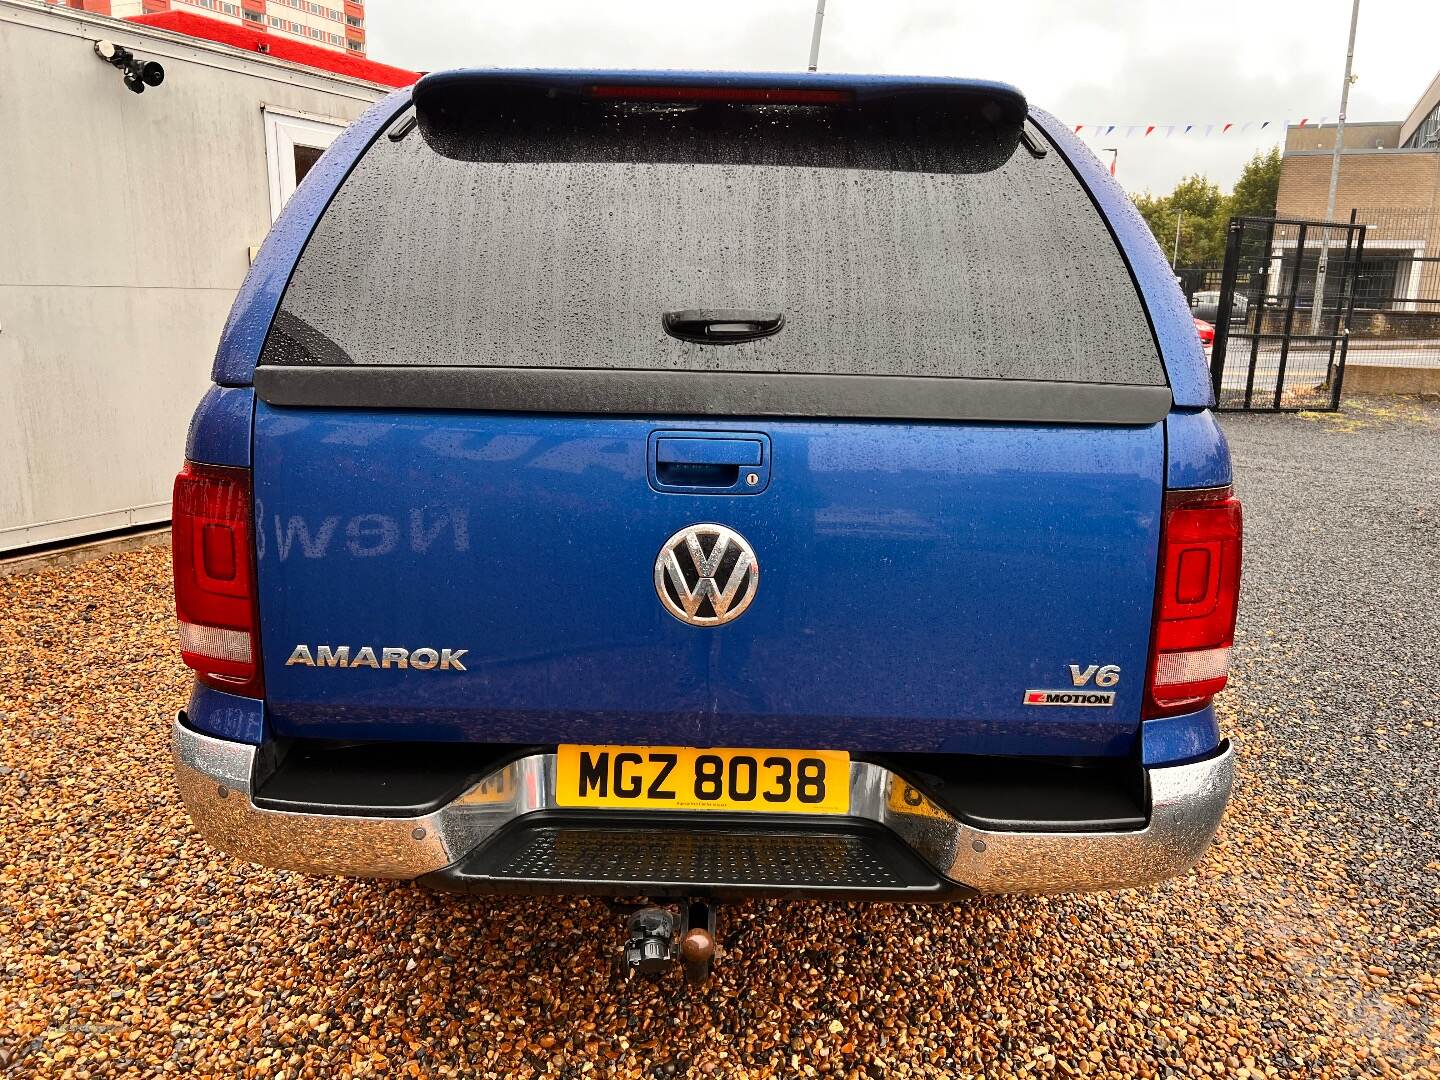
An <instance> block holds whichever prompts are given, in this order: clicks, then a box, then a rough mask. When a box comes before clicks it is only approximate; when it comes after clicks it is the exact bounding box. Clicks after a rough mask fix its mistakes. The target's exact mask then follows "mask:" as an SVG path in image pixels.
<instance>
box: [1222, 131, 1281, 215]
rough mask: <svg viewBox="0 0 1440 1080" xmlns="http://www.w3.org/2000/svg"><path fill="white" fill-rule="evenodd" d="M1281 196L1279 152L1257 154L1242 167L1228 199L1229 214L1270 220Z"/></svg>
mask: <svg viewBox="0 0 1440 1080" xmlns="http://www.w3.org/2000/svg"><path fill="white" fill-rule="evenodd" d="M1279 195H1280V148H1279V147H1278V146H1275V147H1271V149H1270V152H1269V153H1257V154H1256V155H1255V156H1254V157H1252V158H1251V159H1250V160H1249V161H1247V162H1246V163H1245V170H1244V171H1243V172H1242V173H1241V174H1240V179H1239V180H1236V181H1235V190H1234V191H1233V192H1232V193H1231V195H1230V213H1231V214H1232V215H1245V216H1247V217H1269V216H1270V215H1271V214H1273V213H1275V202H1276V200H1277V199H1278V198H1279Z"/></svg>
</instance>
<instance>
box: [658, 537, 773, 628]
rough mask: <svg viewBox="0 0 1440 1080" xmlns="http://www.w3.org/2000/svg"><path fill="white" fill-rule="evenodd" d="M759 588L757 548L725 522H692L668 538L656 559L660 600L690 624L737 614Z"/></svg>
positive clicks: (705, 623)
mask: <svg viewBox="0 0 1440 1080" xmlns="http://www.w3.org/2000/svg"><path fill="white" fill-rule="evenodd" d="M759 588H760V563H759V562H758V561H757V560H756V558H755V550H754V549H753V548H752V547H751V546H750V544H749V542H748V541H747V540H746V539H745V538H744V537H743V536H741V535H740V534H739V533H737V532H736V531H735V530H734V529H728V528H726V527H725V526H724V525H687V526H685V528H683V529H681V530H680V531H679V532H677V533H676V534H675V535H674V536H672V537H670V539H669V540H666V541H665V543H664V545H663V546H662V547H661V548H660V554H659V555H657V556H656V558H655V591H656V592H657V593H658V594H659V596H660V603H662V604H664V605H665V610H666V611H668V612H669V613H670V614H671V615H674V616H675V618H677V619H679V620H680V621H681V622H683V623H689V624H690V625H691V626H720V625H722V624H724V623H727V622H730V621H731V620H732V619H738V618H739V617H740V616H741V615H742V614H744V612H745V609H746V608H748V607H749V606H750V602H751V601H752V600H754V599H755V593H756V591H757V590H758V589H759Z"/></svg>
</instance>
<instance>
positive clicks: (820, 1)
mask: <svg viewBox="0 0 1440 1080" xmlns="http://www.w3.org/2000/svg"><path fill="white" fill-rule="evenodd" d="M1356 2H1357V3H1358V2H1359V0H1356ZM824 23H825V0H815V29H814V30H813V31H812V32H811V34H810V70H811V71H815V70H816V69H817V68H818V67H819V66H820V30H821V27H822V26H823V25H824Z"/></svg>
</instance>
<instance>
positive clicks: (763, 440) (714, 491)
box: [648, 430, 770, 495]
mask: <svg viewBox="0 0 1440 1080" xmlns="http://www.w3.org/2000/svg"><path fill="white" fill-rule="evenodd" d="M648 442H649V444H650V448H649V451H648V457H649V465H648V472H649V474H650V486H651V487H652V488H654V489H655V490H656V491H665V492H675V493H677V494H688V495H758V494H760V493H761V492H762V491H764V490H765V488H766V487H767V486H768V485H769V483H770V437H769V436H768V435H766V434H764V433H763V432H759V431H683V430H682V431H676V430H670V431H652V432H651V433H650V438H649V439H648Z"/></svg>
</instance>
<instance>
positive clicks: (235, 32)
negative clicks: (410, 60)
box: [127, 11, 420, 87]
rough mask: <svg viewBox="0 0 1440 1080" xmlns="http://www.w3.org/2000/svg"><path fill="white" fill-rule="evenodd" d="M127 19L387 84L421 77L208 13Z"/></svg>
mask: <svg viewBox="0 0 1440 1080" xmlns="http://www.w3.org/2000/svg"><path fill="white" fill-rule="evenodd" d="M127 21H129V22H135V23H142V24H144V25H145V26H154V27H156V28H157V29H160V30H169V31H171V32H173V33H176V34H188V35H190V36H191V37H197V38H203V39H205V40H206V41H218V42H219V43H220V44H222V45H232V46H234V47H235V48H237V49H244V50H245V51H246V52H258V53H263V54H264V55H266V56H273V57H275V58H276V59H277V60H288V61H290V62H291V63H292V64H304V65H305V66H306V67H312V68H320V69H321V70H322V71H329V72H333V73H334V74H336V75H348V76H350V77H351V78H353V79H364V80H365V81H366V82H373V83H380V84H381V85H383V86H395V87H400V86H410V85H412V84H414V82H415V81H416V80H417V79H419V78H420V73H419V72H417V71H407V70H406V69H405V68H398V67H392V66H391V65H390V64H382V63H380V62H378V61H376V60H367V59H366V58H365V57H363V56H354V55H351V54H349V53H345V52H340V51H339V50H337V49H326V48H323V47H322V46H319V45H310V44H307V43H306V42H303V41H291V40H290V39H289V38H283V37H280V36H279V35H277V34H267V33H265V31H263V30H252V29H251V28H250V27H248V26H236V25H235V24H234V23H228V22H222V21H221V20H219V19H211V18H208V17H206V16H204V15H192V14H191V13H190V12H188V11H162V12H157V13H156V14H154V15H132V16H130V17H129V19H128V20H127Z"/></svg>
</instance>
